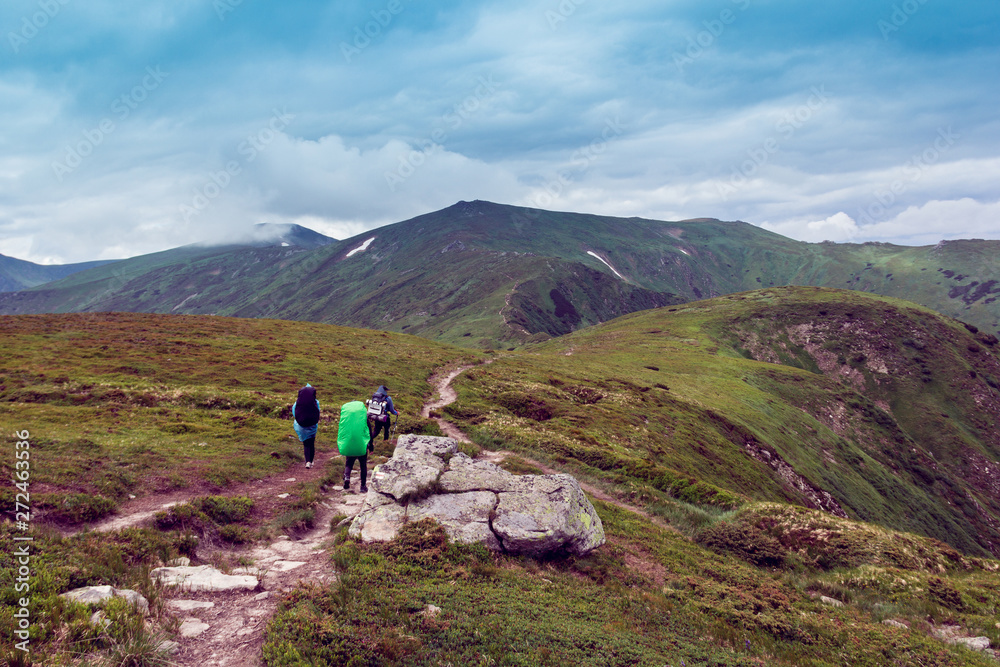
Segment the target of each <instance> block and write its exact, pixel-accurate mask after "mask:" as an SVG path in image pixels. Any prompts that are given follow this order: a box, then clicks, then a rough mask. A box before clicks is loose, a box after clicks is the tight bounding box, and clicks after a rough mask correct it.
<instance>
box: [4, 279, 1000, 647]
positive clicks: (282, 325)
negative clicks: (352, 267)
mask: <svg viewBox="0 0 1000 667" xmlns="http://www.w3.org/2000/svg"><path fill="white" fill-rule="evenodd" d="M846 323H849V326H846ZM805 325H809V326H811V327H812V328H811V329H809V332H810V335H811V338H810V340H809V341H806V340H805V339H803V338H802V334H803V331H805V329H803V328H802V327H803V326H805ZM845 327H846V328H845ZM0 334H2V335H0V378H2V380H0V415H2V416H3V420H4V423H9V424H10V425H11V428H12V429H14V430H29V431H30V432H31V437H30V438H29V440H30V442H31V448H30V453H31V459H30V461H31V466H32V468H31V493H32V504H33V510H34V511H35V512H37V515H36V516H35V517H33V521H34V523H35V526H36V530H37V531H38V532H36V539H37V541H36V542H35V543H34V548H35V549H36V551H35V552H34V553H35V554H36V555H35V559H36V560H34V561H33V566H34V567H36V568H37V575H35V578H34V580H33V583H32V592H31V596H32V609H33V610H34V612H33V613H34V614H35V618H36V619H38V622H37V623H36V624H35V627H34V629H33V632H34V633H35V634H34V635H33V638H32V642H33V644H32V646H33V648H34V649H35V650H37V651H38V654H37V655H36V658H38V659H39V660H44V661H47V664H48V663H51V664H60V663H62V664H70V663H71V662H72V660H73V655H72V653H71V652H70V648H71V646H73V644H72V642H73V641H76V640H81V641H85V642H90V643H88V644H87V646H88V649H87V650H88V651H89V650H92V651H93V652H94V655H101V656H103V658H106V657H108V656H110V655H111V652H112V650H114V647H115V646H116V645H118V646H121V647H123V648H122V651H125V652H128V651H132V652H134V653H141V652H143V651H144V650H145V649H144V648H143V646H145V645H146V644H144V641H145V639H144V637H142V636H135V637H133V638H131V639H130V638H129V637H128V636H126V635H124V634H123V635H122V636H121V637H119V638H118V639H117V640H115V641H114V642H112V641H109V640H108V639H107V638H104V639H102V638H100V637H97V636H92V635H86V636H85V633H84V630H85V628H84V620H85V610H79V609H76V610H74V609H69V608H67V607H66V606H65V605H63V604H62V603H61V602H60V601H59V598H58V597H57V596H58V593H61V592H64V591H66V590H69V589H71V588H74V587H77V586H80V585H85V584H111V585H115V586H118V587H133V588H138V589H140V590H142V591H143V592H144V594H145V593H148V594H149V596H152V597H153V598H155V597H156V595H157V592H156V591H155V590H154V589H151V588H150V585H149V584H148V576H146V575H145V574H144V573H148V570H149V568H151V567H154V566H156V565H158V564H160V563H161V562H165V561H167V560H169V559H170V558H173V557H175V556H176V555H178V554H187V555H197V554H198V548H199V545H201V546H203V547H204V546H205V545H206V544H207V545H209V546H211V547H212V548H213V549H218V548H222V549H230V548H231V545H236V546H239V545H242V544H246V543H248V542H252V541H254V540H257V539H260V538H261V537H262V536H263V534H264V533H262V532H261V531H265V532H271V533H272V534H273V531H278V530H286V531H288V532H293V533H294V532H296V531H301V530H304V529H305V528H307V527H308V526H310V525H312V523H314V522H315V514H314V513H313V505H314V504H315V502H316V500H317V499H318V495H319V488H320V487H321V486H322V485H323V484H330V483H336V478H337V477H338V476H339V473H338V472H337V471H331V472H330V474H329V475H328V476H327V477H324V478H322V479H320V480H318V481H317V482H316V483H315V484H314V485H313V486H302V487H300V488H297V489H296V490H295V492H294V494H293V496H294V497H293V498H291V499H289V500H288V502H287V503H285V504H282V505H280V506H274V507H271V508H270V509H269V510H268V512H267V513H266V514H265V512H264V510H263V509H262V507H260V506H258V504H256V503H251V502H250V499H249V498H248V497H246V496H244V495H243V494H242V492H241V491H239V490H237V489H236V485H237V484H239V483H240V482H242V481H247V480H252V479H259V478H263V477H265V476H268V475H270V474H274V473H279V472H284V471H286V470H288V469H289V467H291V466H293V465H296V466H297V465H300V461H301V458H300V457H301V449H300V445H299V443H298V441H297V439H295V438H294V436H293V434H292V431H291V424H290V420H289V415H288V409H289V406H290V404H291V403H292V401H293V400H294V397H295V392H296V390H297V388H298V387H299V386H301V384H302V383H304V382H306V381H308V382H311V383H312V384H313V385H314V386H316V387H317V388H318V389H319V397H320V400H321V403H322V404H323V408H324V410H323V418H324V419H323V421H322V422H321V424H320V437H319V445H320V447H331V446H332V443H333V442H334V440H335V435H336V433H335V431H336V429H335V424H336V407H337V406H339V405H340V404H341V403H343V402H345V401H347V400H352V399H356V398H364V397H366V396H367V395H368V393H369V392H370V391H371V390H372V389H373V388H374V387H375V386H377V385H378V384H382V383H388V384H389V385H390V387H391V388H392V394H393V397H394V399H395V402H396V404H397V405H398V406H399V408H400V409H401V410H402V411H403V416H402V418H401V421H400V424H399V427H398V429H397V433H405V432H425V433H430V432H436V431H435V429H436V428H437V427H436V424H434V423H433V422H431V421H428V420H423V419H421V418H419V416H418V408H419V406H420V405H421V404H422V403H423V402H424V400H425V399H427V398H429V393H430V387H429V385H428V383H427V379H428V377H429V376H430V375H431V374H432V373H433V372H434V371H435V370H438V369H440V368H441V367H443V366H446V365H449V366H451V367H454V366H455V365H457V364H468V363H472V362H475V361H480V360H483V359H485V358H491V357H492V358H494V361H493V363H491V364H488V365H479V366H476V367H474V368H472V369H470V370H468V371H466V372H464V373H463V374H461V375H460V376H459V377H458V378H457V379H456V381H455V386H456V388H457V390H458V393H459V400H458V401H457V402H456V403H455V404H453V405H451V406H448V407H447V408H445V409H444V410H443V411H442V412H443V414H445V415H446V416H447V417H448V418H449V419H451V420H453V421H454V422H456V423H457V424H459V425H460V426H461V427H462V428H463V429H464V430H465V431H466V432H467V433H469V434H470V436H471V437H472V438H473V439H474V440H475V442H476V444H475V445H466V446H465V447H464V448H463V451H465V452H466V453H475V452H476V451H477V450H478V448H480V447H481V448H484V449H490V450H496V449H506V450H513V451H514V452H516V453H517V454H518V455H519V456H515V457H509V458H508V460H507V462H506V464H505V465H506V467H507V468H508V469H509V470H511V471H512V472H515V473H518V474H524V473H527V474H532V473H535V472H537V468H536V467H535V466H534V465H533V464H531V463H529V462H528V459H531V460H536V461H539V462H540V463H542V464H543V465H545V466H547V467H551V468H555V469H557V470H560V471H564V472H570V473H572V474H574V475H576V476H577V477H579V478H580V479H581V480H583V481H584V482H586V483H589V484H593V485H594V486H596V487H598V488H600V489H602V490H603V491H605V492H607V493H610V494H612V495H614V496H616V497H617V498H620V499H621V500H623V501H626V502H628V503H631V504H632V505H635V506H639V507H644V508H646V510H647V512H648V513H649V514H650V515H651V516H653V517H655V519H656V521H652V520H650V519H649V518H646V517H643V516H640V515H637V514H634V513H631V512H628V511H626V510H624V509H622V508H620V507H618V506H615V505H612V504H606V503H601V502H595V506H596V507H597V510H598V512H599V513H600V515H601V518H602V521H603V522H604V526H605V530H606V531H607V535H608V543H607V544H606V545H605V546H604V547H602V548H600V549H598V550H597V551H595V552H594V553H592V554H590V555H589V556H587V557H585V558H557V559H551V560H546V561H534V560H530V559H523V558H510V557H507V556H502V555H499V556H498V555H491V554H488V553H486V552H485V551H483V550H482V549H481V548H472V547H464V546H459V545H454V544H450V543H448V541H447V540H446V539H444V536H443V534H442V533H441V532H440V530H438V529H437V528H435V527H434V526H430V525H425V524H419V525H417V524H415V525H414V526H413V527H411V528H410V530H409V531H407V532H406V534H404V535H403V536H402V537H401V538H400V539H399V540H397V541H395V542H394V543H390V544H386V545H377V546H365V545H361V544H358V543H355V542H353V541H350V540H347V539H346V535H345V529H344V528H340V529H336V530H337V531H338V532H337V533H336V535H335V537H336V544H337V546H336V548H335V549H334V552H333V554H332V562H331V567H333V568H334V569H336V570H337V572H338V582H337V583H334V584H332V585H330V586H324V587H304V588H300V589H297V590H296V591H293V592H292V593H291V594H290V595H289V596H287V598H285V599H284V600H283V601H282V603H281V608H280V609H279V611H278V613H277V614H276V616H275V617H274V618H273V619H271V621H270V623H269V626H268V635H267V638H266V643H265V646H264V656H265V658H266V660H267V662H268V664H271V665H286V664H297V663H301V662H310V661H312V662H313V663H314V664H322V663H324V662H326V663H328V664H350V662H349V661H350V660H352V659H354V660H355V663H354V664H390V665H423V664H438V663H447V662H449V661H450V662H452V664H496V665H504V664H508V665H519V664H532V665H534V664H553V665H560V664H566V665H569V664H605V665H618V664H621V665H625V664H629V665H632V664H640V665H642V664H648V665H660V666H662V665H664V664H669V665H673V666H674V667H676V666H677V665H679V664H680V663H681V661H682V660H683V661H684V662H685V663H686V664H688V665H708V664H715V665H747V666H749V665H764V664H766V665H815V666H817V667H819V666H826V665H833V664H851V665H872V666H874V665H896V664H898V665H911V664H926V665H939V666H943V665H956V666H958V665H985V664H989V663H987V662H985V658H983V657H982V656H975V655H970V654H968V653H966V652H963V651H962V650H961V649H958V648H955V647H949V646H946V645H944V644H943V643H941V642H939V641H937V640H935V639H932V638H931V637H930V631H931V629H932V627H931V624H932V623H933V624H935V625H940V624H944V623H956V624H959V625H961V626H962V627H963V628H966V629H967V630H968V631H969V632H970V633H972V634H976V635H985V636H988V637H990V638H991V640H992V641H993V642H994V644H995V645H996V644H1000V634H998V633H1000V629H998V628H996V627H995V626H994V623H995V618H996V617H997V615H998V614H1000V587H998V585H997V584H996V577H997V572H998V571H1000V567H998V563H997V561H995V560H988V559H986V558H985V556H986V555H988V552H987V549H988V548H989V541H990V540H991V539H992V537H991V535H992V533H991V532H990V530H991V529H990V526H991V525H993V524H991V523H990V521H992V520H994V519H995V518H996V517H997V516H998V514H997V506H996V502H997V501H996V497H995V495H990V493H989V492H988V490H989V488H990V487H989V484H990V483H991V481H990V480H991V478H989V477H988V476H983V475H982V473H977V472H976V471H977V470H980V471H981V470H982V469H983V467H984V466H987V467H990V468H991V469H992V468H993V467H994V466H995V464H996V462H997V460H998V450H997V446H998V444H997V442H996V441H995V439H991V437H992V436H991V434H992V433H993V430H992V429H994V428H995V423H996V422H997V419H996V418H995V417H996V415H997V402H996V401H997V393H996V388H995V387H993V386H992V385H991V384H990V383H989V379H992V378H1000V365H998V361H997V353H996V344H995V343H991V342H990V340H989V339H988V338H987V337H986V336H983V335H982V332H973V331H970V330H969V329H967V328H966V327H963V326H961V325H960V324H959V323H957V322H954V321H951V320H947V319H945V318H940V317H938V316H935V315H933V314H932V313H929V311H926V310H923V309H917V308H915V307H914V306H912V305H911V304H902V303H900V302H897V301H894V300H890V299H883V298H873V297H868V296H864V295H859V294H855V293H844V292H832V291H829V290H812V289H806V288H798V289H787V290H765V291H762V292H757V293H747V294H739V295H734V296H732V297H728V298H722V299H716V300H712V301H708V302H701V303H696V304H690V305H688V306H677V307H675V306H671V307H670V308H666V309H660V310H656V311H650V312H644V313H636V314H633V315H630V316H628V317H626V318H623V319H620V320H615V321H613V322H608V323H606V324H604V325H602V326H599V327H595V328H593V329H590V330H587V331H580V332H577V333H575V334H571V335H569V336H566V337H563V338H559V339H553V340H551V341H548V342H545V343H541V344H538V345H535V346H531V347H530V348H528V349H526V350H525V351H521V352H514V353H506V352H505V353H502V354H493V355H485V354H482V355H481V354H477V353H472V352H470V351H469V350H468V349H462V348H456V347H449V346H446V345H441V344H438V343H431V342H429V341H427V340H424V339H421V338H417V337H413V336H405V335H398V334H389V333H383V332H371V331H358V330H352V329H345V328H342V327H337V326H328V325H315V324H307V323H292V322H282V321H272V320H231V319H226V318H216V317H191V316H162V315H122V314H101V315H73V316H34V317H2V318H0ZM973 348H974V349H973ZM840 358H843V362H841V361H840ZM882 365H884V366H885V367H886V368H887V369H889V370H890V371H891V372H890V373H882V372H881V371H880V370H879V368H881V367H882ZM925 369H926V370H927V371H929V372H928V373H925V372H924V370H925ZM972 370H974V371H975V373H976V376H975V377H973V376H972V375H971V374H970V371H972ZM927 377H929V378H930V379H929V380H926V381H925V379H924V378H927ZM945 414H946V415H947V417H945V416H944V415H945ZM936 415H941V416H940V417H938V416H936ZM994 435H995V434H994ZM375 454H376V455H377V457H384V456H387V455H389V454H390V452H389V451H388V450H387V449H386V448H385V447H384V445H382V443H381V441H380V442H379V444H378V447H377V449H376V452H375ZM776 461H780V462H782V465H783V466H784V467H782V466H779V465H772V463H774V462H776ZM0 466H2V470H0V472H2V473H3V474H4V475H7V476H8V477H9V476H10V475H12V474H13V472H14V470H15V468H14V462H13V459H12V457H4V458H3V459H2V462H0ZM998 469H1000V468H998ZM790 475H794V476H797V477H795V479H796V480H797V482H796V484H792V483H790V482H789V479H791V477H790ZM799 483H802V484H804V486H803V485H802V484H799ZM797 484H799V485H797ZM177 489H184V490H185V491H186V492H187V493H188V494H189V495H190V496H191V497H193V498H194V500H193V501H192V502H190V503H188V504H182V505H177V506H175V507H173V508H172V509H171V510H170V511H169V512H165V513H164V514H163V517H162V518H161V521H160V524H161V526H160V529H156V528H151V529H142V530H138V529H129V530H124V531H117V532H114V533H110V534H107V535H104V534H101V535H95V534H91V533H86V532H84V533H82V534H80V535H78V536H76V537H72V538H64V537H60V536H59V534H58V533H56V532H52V531H47V530H45V529H44V526H45V525H46V524H55V525H57V526H59V527H61V528H65V527H67V526H81V525H85V524H87V523H92V522H94V521H97V520H99V519H100V518H101V517H102V516H105V515H107V513H108V512H109V511H111V510H113V509H114V508H115V507H117V505H118V504H119V503H121V502H122V501H124V500H125V499H127V498H128V497H129V495H140V496H141V495H144V494H150V493H158V492H167V491H173V490H177ZM804 489H805V490H804ZM809 489H812V491H815V492H817V493H818V492H819V491H823V492H827V493H829V494H830V498H832V499H833V500H834V501H835V502H836V506H837V507H840V508H841V509H843V511H844V513H845V514H847V515H848V518H838V517H836V516H834V515H833V514H831V513H829V512H819V511H815V510H809V509H805V508H804V507H803V506H805V505H809V504H815V503H814V500H815V497H814V496H811V495H809V493H808V491H809ZM2 494H3V495H2V499H3V501H4V502H5V503H6V504H7V505H8V506H9V505H10V503H9V502H8V501H11V500H13V493H12V492H11V490H10V488H8V489H5V490H4V491H3V492H2ZM816 497H818V496H816ZM36 503H37V504H36ZM338 523H339V521H338ZM664 526H665V527H664ZM331 528H332V529H333V528H335V526H333V525H331ZM0 531H2V533H0V537H2V538H3V539H4V540H5V541H10V539H11V537H12V535H13V529H12V526H11V525H10V524H8V523H4V524H2V526H0ZM411 531H412V532H411ZM993 543H994V544H995V543H996V542H995V541H994V542H993ZM203 553H205V552H204V549H203ZM220 558H221V556H220ZM227 562H228V561H227ZM15 566H16V564H15V563H14V561H13V558H12V556H11V554H10V553H8V551H4V552H3V553H2V554H0V588H2V591H3V595H4V596H6V597H4V598H2V599H0V602H2V604H0V633H3V634H4V635H5V636H9V635H10V631H11V630H12V629H13V621H14V619H13V617H12V616H11V614H12V609H13V605H14V600H12V599H10V596H11V595H12V594H13V593H12V591H13V586H12V581H13V578H14V572H15V571H16V569H15ZM821 595H825V596H828V597H834V598H836V599H839V600H842V601H844V602H846V603H847V606H845V607H843V608H833V607H830V606H827V605H825V604H823V603H822V602H821V601H820V598H819V596H821ZM427 605H435V606H437V607H440V608H441V609H442V612H441V614H440V615H438V616H436V617H429V616H427V615H421V614H420V612H421V611H423V610H425V609H426V608H427ZM86 618H89V615H87V616H86ZM883 620H897V621H902V622H905V623H907V624H909V626H910V629H908V630H900V629H897V628H893V627H890V626H887V625H883V624H882V621H883ZM168 629H169V628H168ZM74 638H75V639H74ZM748 642H749V644H748ZM129 646H131V648H129ZM147 657H149V659H150V660H152V659H154V657H152V656H147ZM103 658H102V659H103Z"/></svg>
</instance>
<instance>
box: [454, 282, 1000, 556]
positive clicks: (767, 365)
mask: <svg viewBox="0 0 1000 667" xmlns="http://www.w3.org/2000/svg"><path fill="white" fill-rule="evenodd" d="M970 328H971V329H974V327H965V326H963V325H961V324H960V323H958V322H956V321H954V320H948V319H945V318H942V317H941V316H938V315H936V314H934V313H933V312H932V311H930V310H928V309H923V308H919V307H916V306H914V305H913V304H907V303H905V302H900V301H895V300H892V299H887V298H882V297H871V296H868V295H860V294H857V293H852V292H846V291H840V290H837V291H835V290H821V289H818V288H781V289H777V288H776V289H770V290H762V291H757V292H749V293H743V294H736V295H731V296H728V297H721V298H718V299H713V300H710V301H703V302H697V303H693V304H688V305H687V306H685V307H680V308H676V307H675V308H669V309H658V310H655V311H648V312H643V313H635V314H632V315H629V316H626V317H623V318H619V319H617V320H614V321H612V322H608V323H606V324H604V325H601V326H599V327H594V328H590V329H586V330H583V331H579V332H576V333H574V334H571V335H568V336H564V337H562V338H559V339H555V340H553V341H551V342H549V343H545V344H541V345H537V346H533V347H531V348H530V353H526V354H524V355H517V356H513V357H509V358H504V359H501V360H498V361H497V362H496V363H494V364H491V365H489V366H487V367H484V368H483V369H481V370H476V371H474V372H470V373H466V374H464V375H462V376H461V377H460V378H459V379H458V381H457V386H458V388H459V391H460V396H461V399H462V400H460V401H459V402H458V403H456V404H454V405H452V406H449V408H447V411H448V412H449V414H451V415H452V416H453V417H455V418H456V419H458V420H460V421H461V422H462V423H463V424H464V425H466V426H467V427H468V428H469V429H473V430H475V432H477V433H478V434H479V435H478V437H479V439H480V441H481V442H483V443H484V444H488V443H489V442H490V441H491V439H493V438H499V439H500V440H502V441H504V442H508V443H510V442H515V443H518V444H519V447H521V448H522V449H523V450H525V451H529V452H532V453H534V454H537V455H544V456H547V457H549V458H551V459H553V460H555V461H557V462H567V463H573V464H574V465H576V466H577V467H578V469H580V470H581V471H586V472H588V473H590V474H596V475H599V476H600V477H602V478H604V479H606V480H607V481H608V482H609V483H613V484H638V486H637V487H636V493H637V494H639V495H640V496H641V495H642V494H644V493H646V492H648V491H649V489H658V490H661V491H666V492H668V493H672V494H674V495H678V497H681V498H684V499H686V500H702V501H704V500H708V501H713V502H714V500H713V499H715V498H718V499H719V500H718V504H722V505H724V506H730V505H732V504H734V502H735V501H733V500H732V497H731V496H732V495H733V494H735V495H738V496H739V497H741V498H748V499H754V500H769V501H780V502H795V503H798V504H804V505H806V506H809V507H817V508H822V509H826V510H829V511H833V512H835V513H837V514H841V515H844V516H850V517H853V518H858V519H863V520H865V521H871V522H876V523H880V524H882V525H885V526H889V527H892V528H895V529H898V530H907V531H913V532H918V533H920V534H923V535H928V536H931V537H935V538H937V539H940V540H944V541H947V542H950V543H952V544H954V545H955V546H957V547H959V548H961V549H963V550H965V551H967V552H969V553H975V554H980V555H984V554H987V553H993V554H994V555H997V554H1000V502H998V498H1000V434H998V432H997V430H996V424H997V423H998V422H1000V391H998V388H1000V356H998V354H997V341H996V338H995V337H993V336H992V335H988V334H983V333H981V332H975V333H973V331H970ZM762 362H764V363H762ZM719 489H721V490H723V491H720V490H719Z"/></svg>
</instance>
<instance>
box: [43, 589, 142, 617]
mask: <svg viewBox="0 0 1000 667" xmlns="http://www.w3.org/2000/svg"><path fill="white" fill-rule="evenodd" d="M59 597H61V598H65V599H67V600H72V601H74V602H79V603H80V604H97V605H99V604H103V603H104V602H105V601H106V600H109V599H111V598H113V597H119V598H125V601H126V602H128V603H129V604H130V605H133V606H135V607H138V608H139V610H140V611H142V613H143V614H148V613H149V602H148V601H147V600H146V598H144V597H143V596H142V595H141V594H139V593H137V592H136V591H133V590H130V589H127V588H114V587H113V586H84V587H83V588H74V589H73V590H71V591H69V592H67V593H63V594H61V595H60V596H59Z"/></svg>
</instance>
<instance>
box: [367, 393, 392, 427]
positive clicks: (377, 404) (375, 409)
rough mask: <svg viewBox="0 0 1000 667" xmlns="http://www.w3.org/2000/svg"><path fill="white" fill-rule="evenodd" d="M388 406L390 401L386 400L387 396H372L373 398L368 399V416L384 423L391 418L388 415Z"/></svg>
mask: <svg viewBox="0 0 1000 667" xmlns="http://www.w3.org/2000/svg"><path fill="white" fill-rule="evenodd" d="M388 406H389V401H387V400H386V396H385V394H372V397H371V398H370V399H368V416H369V417H374V418H375V419H378V420H379V421H380V422H384V421H386V420H387V419H388V417H389V415H387V414H386V408H387V407H388Z"/></svg>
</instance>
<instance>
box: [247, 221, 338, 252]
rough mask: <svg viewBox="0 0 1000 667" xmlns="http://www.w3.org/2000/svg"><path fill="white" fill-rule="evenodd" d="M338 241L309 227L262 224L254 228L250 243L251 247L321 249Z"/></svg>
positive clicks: (288, 224) (287, 224) (289, 224)
mask: <svg viewBox="0 0 1000 667" xmlns="http://www.w3.org/2000/svg"><path fill="white" fill-rule="evenodd" d="M336 241H337V239H335V238H332V237H329V236H326V235H324V234H320V233H319V232H316V231H313V230H311V229H309V228H308V227H303V226H302V225H296V224H291V223H273V222H261V223H258V224H256V225H254V226H253V229H252V230H251V232H250V238H249V239H248V242H249V243H250V245H281V246H298V247H300V248H319V247H322V246H325V245H330V244H331V243H336Z"/></svg>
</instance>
